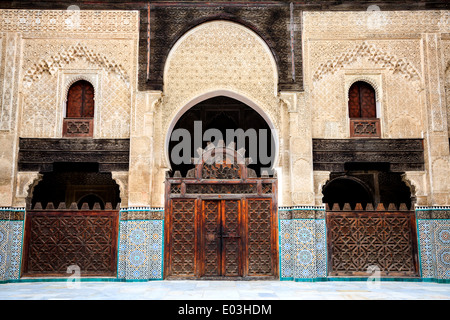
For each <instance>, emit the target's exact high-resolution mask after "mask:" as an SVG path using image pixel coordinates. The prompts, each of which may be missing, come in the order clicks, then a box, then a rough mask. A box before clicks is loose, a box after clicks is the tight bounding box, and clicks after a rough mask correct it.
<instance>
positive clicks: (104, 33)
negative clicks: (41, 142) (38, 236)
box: [0, 10, 139, 206]
mask: <svg viewBox="0 0 450 320" xmlns="http://www.w3.org/2000/svg"><path fill="white" fill-rule="evenodd" d="M138 37H139V13H138V12H136V11H127V12H119V11H101V12H100V11H76V10H59V11H56V10H45V11H44V10H0V206H11V205H19V206H23V204H24V201H23V199H24V198H23V194H22V193H23V190H26V186H25V185H23V183H22V182H24V181H25V180H26V181H28V180H29V179H28V180H27V179H25V180H24V179H22V176H20V175H19V174H18V173H17V166H16V165H17V152H18V146H17V144H16V143H17V141H18V138H19V137H26V138H58V137H61V136H62V120H63V118H64V113H65V101H66V95H67V90H68V88H69V86H70V85H71V84H72V83H74V82H75V81H77V80H80V79H84V80H88V81H90V82H91V83H92V84H93V85H94V88H95V101H96V103H95V108H96V111H95V123H94V126H95V131H94V138H128V137H129V136H130V123H131V114H132V113H131V110H132V109H133V107H134V99H135V94H136V87H137V76H136V73H137V59H138V57H137V51H138ZM30 174H31V175H33V173H30ZM22 180H23V181H22ZM27 183H28V184H29V183H33V181H28V182H27ZM24 188H25V189H24ZM15 189H16V190H15Z"/></svg>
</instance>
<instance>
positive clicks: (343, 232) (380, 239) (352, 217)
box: [327, 212, 418, 277]
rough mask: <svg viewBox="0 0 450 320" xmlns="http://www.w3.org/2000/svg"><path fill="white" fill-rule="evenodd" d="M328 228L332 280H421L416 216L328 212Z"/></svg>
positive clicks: (385, 213) (412, 214)
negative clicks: (372, 275)
mask: <svg viewBox="0 0 450 320" xmlns="http://www.w3.org/2000/svg"><path fill="white" fill-rule="evenodd" d="M327 228H328V246H329V247H328V256H329V268H330V270H329V274H330V275H331V276H367V274H368V270H369V269H370V268H373V267H375V266H376V267H377V268H379V270H380V272H381V275H382V276H413V277H414V276H418V263H417V258H416V249H415V248H416V244H415V240H414V239H415V234H414V230H415V223H414V213H413V212H399V213H387V212H371V213H360V212H339V213H336V212H329V213H327Z"/></svg>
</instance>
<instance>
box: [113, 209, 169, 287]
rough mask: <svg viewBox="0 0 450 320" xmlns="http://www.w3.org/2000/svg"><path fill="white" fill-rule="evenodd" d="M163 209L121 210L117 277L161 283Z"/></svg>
mask: <svg viewBox="0 0 450 320" xmlns="http://www.w3.org/2000/svg"><path fill="white" fill-rule="evenodd" d="M163 219H164V209H154V208H128V209H123V210H121V211H120V226H119V228H120V229H119V250H118V254H119V256H118V268H117V269H118V270H117V277H118V278H119V279H123V280H131V281H132V280H135V281H136V280H160V279H162V277H163V244H164V220H163Z"/></svg>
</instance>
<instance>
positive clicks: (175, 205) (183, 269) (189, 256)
mask: <svg viewBox="0 0 450 320" xmlns="http://www.w3.org/2000/svg"><path fill="white" fill-rule="evenodd" d="M171 211H172V212H171V217H170V219H171V222H170V223H171V230H170V234H171V241H170V244H169V248H168V249H169V250H170V256H171V261H170V264H169V266H170V267H171V268H170V271H169V274H170V275H174V276H188V277H192V276H195V272H196V221H195V218H196V215H195V200H194V199H187V200H186V199H174V200H172V207H171Z"/></svg>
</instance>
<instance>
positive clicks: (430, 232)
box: [417, 209, 450, 279]
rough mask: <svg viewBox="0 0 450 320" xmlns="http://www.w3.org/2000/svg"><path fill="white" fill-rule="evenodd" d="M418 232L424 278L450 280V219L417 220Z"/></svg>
mask: <svg viewBox="0 0 450 320" xmlns="http://www.w3.org/2000/svg"><path fill="white" fill-rule="evenodd" d="M431 210H432V209H431ZM438 213H439V212H438ZM432 216H434V217H436V216H439V215H438V214H437V213H436V214H433V215H432ZM417 230H418V237H419V250H420V269H421V275H422V278H431V279H450V219H417Z"/></svg>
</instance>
